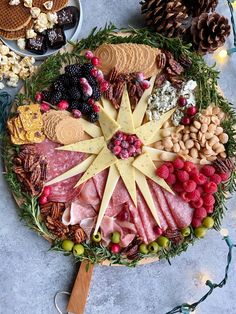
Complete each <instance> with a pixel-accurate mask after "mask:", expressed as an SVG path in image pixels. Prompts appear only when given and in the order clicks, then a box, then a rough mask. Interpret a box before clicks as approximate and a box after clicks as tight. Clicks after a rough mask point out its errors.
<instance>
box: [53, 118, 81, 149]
mask: <svg viewBox="0 0 236 314" xmlns="http://www.w3.org/2000/svg"><path fill="white" fill-rule="evenodd" d="M56 136H57V141H58V142H59V143H61V144H64V145H69V144H73V143H76V142H79V141H81V140H82V139H83V136H84V130H83V126H82V124H81V122H80V121H79V119H75V118H72V117H67V118H65V119H63V120H61V121H60V122H59V123H58V124H57V126H56Z"/></svg>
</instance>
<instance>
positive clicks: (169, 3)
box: [140, 0, 188, 37]
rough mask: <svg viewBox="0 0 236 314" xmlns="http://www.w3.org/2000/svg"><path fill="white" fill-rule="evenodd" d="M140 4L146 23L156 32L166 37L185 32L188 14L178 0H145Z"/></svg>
mask: <svg viewBox="0 0 236 314" xmlns="http://www.w3.org/2000/svg"><path fill="white" fill-rule="evenodd" d="M140 4H141V6H142V8H141V11H142V14H143V15H144V16H145V20H146V24H147V25H149V26H152V27H153V28H154V29H155V30H156V32H157V33H160V34H162V35H165V36H168V37H176V36H181V35H183V34H184V33H185V31H186V27H185V22H186V20H187V18H188V14H187V8H186V7H185V6H184V5H183V4H182V2H181V1H180V0H145V1H142V2H140Z"/></svg>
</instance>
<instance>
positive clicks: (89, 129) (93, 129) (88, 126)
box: [80, 118, 102, 137]
mask: <svg viewBox="0 0 236 314" xmlns="http://www.w3.org/2000/svg"><path fill="white" fill-rule="evenodd" d="M80 122H81V124H82V126H83V129H84V132H86V133H87V134H88V135H90V136H92V137H99V136H102V131H101V129H100V128H99V127H98V126H97V125H96V124H94V123H91V122H89V121H87V120H85V119H83V118H80Z"/></svg>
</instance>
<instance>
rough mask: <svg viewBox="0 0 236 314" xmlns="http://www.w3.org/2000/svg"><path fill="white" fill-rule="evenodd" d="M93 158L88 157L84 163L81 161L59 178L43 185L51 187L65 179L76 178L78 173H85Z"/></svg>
mask: <svg viewBox="0 0 236 314" xmlns="http://www.w3.org/2000/svg"><path fill="white" fill-rule="evenodd" d="M94 159H95V156H94V155H92V156H89V157H88V158H87V159H85V160H84V161H82V162H81V163H80V164H78V165H77V166H75V167H73V168H72V169H70V170H68V171H67V172H65V173H63V174H61V175H60V176H58V177H56V178H54V179H52V180H50V181H48V182H47V183H46V184H45V185H46V186H48V185H52V184H55V183H58V182H61V181H64V180H66V179H69V178H71V177H74V176H76V175H77V174H79V173H82V172H85V171H86V170H87V169H88V167H89V166H90V165H91V164H92V162H93V161H94Z"/></svg>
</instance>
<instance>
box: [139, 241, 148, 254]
mask: <svg viewBox="0 0 236 314" xmlns="http://www.w3.org/2000/svg"><path fill="white" fill-rule="evenodd" d="M139 252H140V253H142V254H148V253H149V251H148V248H147V244H145V243H142V244H140V246H139Z"/></svg>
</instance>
